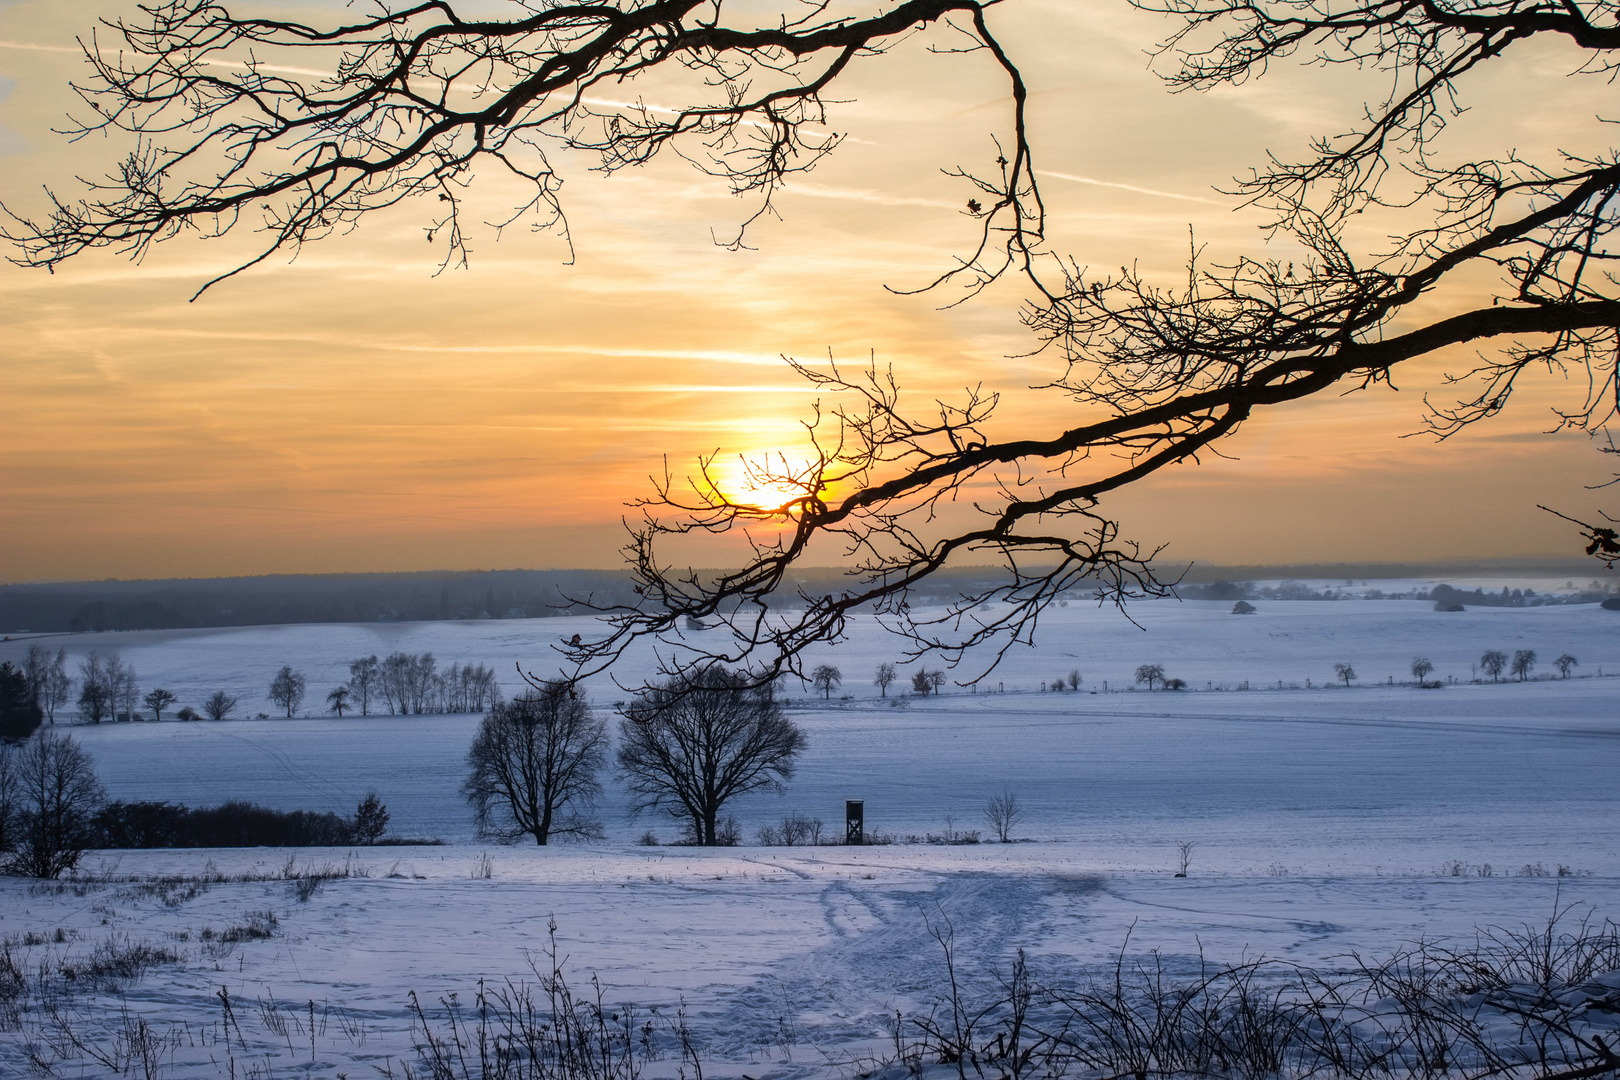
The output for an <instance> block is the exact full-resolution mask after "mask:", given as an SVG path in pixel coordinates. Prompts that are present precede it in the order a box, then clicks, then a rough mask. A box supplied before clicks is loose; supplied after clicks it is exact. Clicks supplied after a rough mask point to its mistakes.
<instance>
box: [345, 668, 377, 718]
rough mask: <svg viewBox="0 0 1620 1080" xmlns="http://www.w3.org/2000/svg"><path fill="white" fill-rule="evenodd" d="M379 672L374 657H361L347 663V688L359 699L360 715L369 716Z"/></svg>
mask: <svg viewBox="0 0 1620 1080" xmlns="http://www.w3.org/2000/svg"><path fill="white" fill-rule="evenodd" d="M380 678H381V672H380V670H379V665H378V663H377V658H376V657H375V656H362V657H360V658H359V659H358V660H353V661H350V663H349V688H350V689H351V690H353V691H354V696H355V697H357V698H359V699H360V715H361V716H370V715H371V696H372V694H374V693H375V692H376V691H377V684H378V682H379V680H380Z"/></svg>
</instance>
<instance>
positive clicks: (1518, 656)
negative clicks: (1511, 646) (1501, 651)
mask: <svg viewBox="0 0 1620 1080" xmlns="http://www.w3.org/2000/svg"><path fill="white" fill-rule="evenodd" d="M1535 668H1536V650H1534V649H1518V650H1516V651H1515V652H1514V653H1513V668H1512V670H1513V674H1514V675H1516V676H1518V678H1519V681H1520V682H1524V680H1526V679H1528V678H1529V677H1530V673H1531V672H1532V671H1534V670H1535Z"/></svg>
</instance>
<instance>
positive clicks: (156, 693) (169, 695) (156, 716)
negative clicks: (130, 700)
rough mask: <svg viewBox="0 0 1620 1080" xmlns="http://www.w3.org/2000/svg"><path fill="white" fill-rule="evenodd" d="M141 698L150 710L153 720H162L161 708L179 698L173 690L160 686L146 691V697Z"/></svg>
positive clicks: (166, 706) (165, 707)
mask: <svg viewBox="0 0 1620 1080" xmlns="http://www.w3.org/2000/svg"><path fill="white" fill-rule="evenodd" d="M141 700H142V702H144V703H145V705H146V707H147V708H148V709H151V710H152V719H153V720H162V719H163V710H164V709H167V708H168V707H169V706H170V705H173V704H174V703H175V702H176V701H179V700H180V699H179V698H178V697H176V696H175V694H174V691H172V690H165V689H163V688H162V687H156V688H154V689H152V690H150V691H148V692H147V695H146V697H144V698H142V699H141Z"/></svg>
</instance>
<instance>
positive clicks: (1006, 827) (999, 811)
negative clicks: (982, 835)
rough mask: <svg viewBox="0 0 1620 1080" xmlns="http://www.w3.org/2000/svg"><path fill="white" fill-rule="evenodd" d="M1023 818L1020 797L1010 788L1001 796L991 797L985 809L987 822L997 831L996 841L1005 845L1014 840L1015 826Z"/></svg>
mask: <svg viewBox="0 0 1620 1080" xmlns="http://www.w3.org/2000/svg"><path fill="white" fill-rule="evenodd" d="M1023 816H1024V808H1023V806H1022V805H1021V804H1020V803H1019V802H1018V796H1017V795H1016V794H1015V793H1014V792H1013V790H1012V788H1008V789H1007V790H1005V791H1003V792H1002V793H1001V794H1000V795H992V796H990V801H989V802H988V803H986V804H985V807H984V818H985V820H986V821H988V822H989V823H990V828H991V829H993V830H995V834H996V839H997V840H999V841H1001V842H1002V843H1003V844H1005V843H1007V842H1008V841H1009V840H1010V839H1011V838H1012V830H1013V826H1015V825H1017V824H1018V822H1019V821H1020V820H1021V819H1022V818H1023Z"/></svg>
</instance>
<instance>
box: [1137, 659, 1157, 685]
mask: <svg viewBox="0 0 1620 1080" xmlns="http://www.w3.org/2000/svg"><path fill="white" fill-rule="evenodd" d="M1136 681H1137V682H1139V683H1147V688H1148V689H1149V690H1152V689H1153V686H1154V684H1155V683H1162V682H1164V665H1163V664H1143V665H1141V666H1140V667H1138V668H1137V669H1136Z"/></svg>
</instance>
